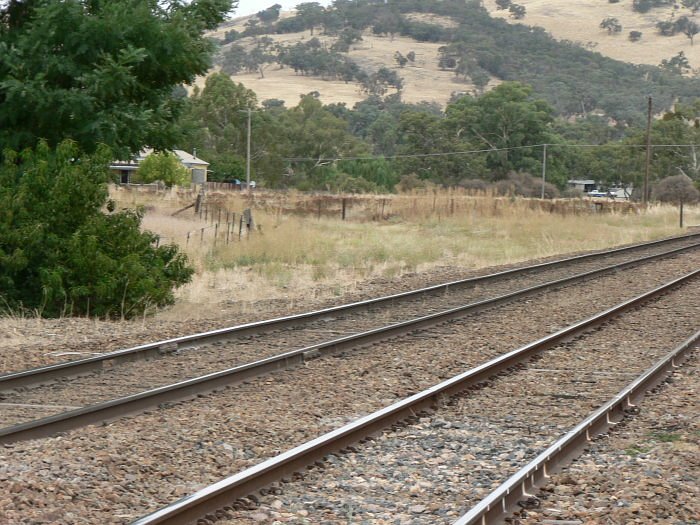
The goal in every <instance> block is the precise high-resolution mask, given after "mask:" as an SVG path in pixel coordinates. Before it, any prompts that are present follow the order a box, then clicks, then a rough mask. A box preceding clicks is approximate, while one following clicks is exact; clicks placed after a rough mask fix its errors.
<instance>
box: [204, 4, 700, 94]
mask: <svg viewBox="0 0 700 525" xmlns="http://www.w3.org/2000/svg"><path fill="white" fill-rule="evenodd" d="M518 3H520V4H522V5H524V6H525V7H526V8H527V15H526V17H525V18H524V19H523V20H521V21H515V20H512V19H510V18H508V12H507V11H499V10H496V3H495V0H485V2H484V6H485V7H486V8H487V9H488V10H489V11H490V12H491V14H492V16H494V17H501V18H505V19H506V20H508V21H510V22H513V23H523V24H527V25H532V26H539V27H543V28H544V29H545V30H547V31H548V32H549V33H550V34H551V35H552V36H553V37H554V38H556V39H559V40H570V41H572V42H576V43H578V44H580V45H582V46H584V47H587V48H588V49H592V50H593V51H597V52H599V53H601V54H603V55H606V56H609V57H612V58H615V59H618V60H622V61H625V62H631V63H635V64H652V65H658V64H659V63H660V62H661V60H663V59H668V58H671V57H672V56H674V55H676V54H677V53H678V52H679V51H684V52H685V54H686V56H687V57H688V60H689V61H690V63H691V65H692V66H693V67H695V68H700V46H691V45H690V41H689V40H688V39H687V38H686V37H685V36H684V35H682V34H678V35H676V36H674V37H663V36H659V35H658V33H657V32H656V29H655V24H656V22H657V21H658V20H666V19H668V18H670V16H671V14H672V13H673V9H672V8H670V7H669V8H665V9H653V10H651V11H650V12H649V13H646V14H640V13H637V12H635V11H633V10H632V7H631V2H619V3H616V4H611V3H609V2H606V1H605V0H598V1H595V2H594V1H588V2H570V1H567V0H518ZM684 14H689V12H688V11H687V10H686V9H684V8H681V9H680V10H678V12H676V15H675V16H676V17H679V16H683V15H684ZM291 15H292V13H283V16H284V17H287V16H291ZM608 16H612V17H616V18H618V19H619V20H620V22H621V23H622V26H623V31H622V32H621V33H620V34H618V35H613V36H610V35H608V34H607V32H606V31H604V30H602V29H600V27H599V26H598V25H599V24H600V21H601V20H602V19H603V18H606V17H608ZM407 17H408V18H410V19H415V20H421V21H425V22H429V23H435V24H440V25H444V26H446V27H453V26H454V25H455V21H454V20H452V19H451V18H449V17H440V16H435V15H427V14H424V13H415V14H408V15H407ZM248 18H249V17H242V18H240V19H237V20H235V21H233V22H232V23H231V25H227V26H226V27H225V28H223V29H221V30H219V31H217V32H216V33H214V35H215V36H217V37H219V38H223V35H224V33H225V31H226V30H229V29H231V28H235V29H238V30H242V29H243V28H244V24H245V22H246V21H247V20H248ZM635 30H636V31H641V32H642V33H643V37H642V39H641V40H640V41H638V42H630V41H629V39H628V38H627V36H628V35H629V32H630V31H635ZM269 36H270V37H271V38H273V39H274V40H275V41H278V42H284V43H286V44H288V45H291V44H294V43H295V42H302V41H304V40H308V39H309V38H310V37H311V34H310V32H309V31H306V32H302V33H293V34H287V35H269ZM315 36H317V37H318V38H319V39H320V40H322V41H325V42H327V43H328V45H330V44H331V43H332V41H333V39H332V38H329V37H325V36H323V35H318V34H316V35H315ZM363 38H364V41H363V42H360V43H358V44H356V45H355V47H354V48H353V49H351V51H350V53H349V55H350V57H351V58H352V59H353V60H355V61H356V62H357V63H358V64H359V65H360V66H361V67H363V68H367V69H369V70H375V69H378V68H379V67H382V66H385V67H390V68H393V69H397V71H398V73H399V75H400V76H402V77H403V78H404V81H405V88H404V91H403V93H402V96H403V99H404V100H405V101H406V102H420V101H423V100H429V101H435V102H438V103H439V104H443V105H444V104H446V103H447V101H448V100H449V99H450V96H451V95H452V93H454V92H472V91H473V89H474V86H473V85H472V84H471V83H468V82H462V81H458V80H457V79H456V77H455V75H454V74H453V73H451V72H449V71H440V70H439V69H438V67H437V62H438V60H437V59H438V52H437V50H438V48H439V47H440V46H442V45H444V44H442V43H421V42H416V41H414V40H412V39H410V38H404V37H396V38H394V39H391V38H389V37H378V36H376V35H372V34H371V33H370V32H365V34H364V36H363ZM248 40H249V39H248ZM248 40H247V39H244V40H242V41H240V42H239V43H242V44H244V45H245V44H246V42H247V41H248ZM248 43H250V42H248ZM396 51H400V52H401V53H402V54H403V55H406V54H407V53H408V52H409V51H414V52H415V53H416V57H417V60H416V63H415V64H414V65H408V66H406V67H404V68H401V69H399V68H398V66H397V65H396V62H395V61H394V58H393V56H394V53H395V52H396ZM232 78H233V79H234V80H235V81H236V82H240V83H242V84H243V85H245V86H246V87H247V88H249V89H252V90H253V91H255V92H256V93H257V95H258V98H259V100H265V99H270V98H277V99H281V100H284V101H285V102H286V104H287V106H294V105H296V104H297V102H298V101H299V95H302V94H306V93H309V92H312V91H318V92H319V93H320V94H321V100H322V101H323V102H324V103H326V104H330V103H334V102H345V103H346V104H348V105H349V106H351V107H352V105H354V104H355V103H356V102H359V101H360V100H363V99H364V98H366V95H365V94H364V93H362V92H361V91H360V90H359V87H358V85H357V84H355V83H349V84H346V83H345V82H342V81H335V80H324V79H321V78H317V77H303V76H300V75H295V74H294V72H293V71H292V70H290V69H287V68H285V69H278V68H277V66H272V67H270V68H269V69H268V70H267V71H266V72H265V78H259V75H258V74H257V73H252V74H239V75H235V76H233V77H232ZM197 83H198V85H200V86H202V85H203V84H204V79H203V78H200V79H198V81H197ZM498 83H499V81H498V80H497V79H492V80H491V82H490V83H489V86H488V87H487V89H489V88H493V87H494V86H496V85H498Z"/></svg>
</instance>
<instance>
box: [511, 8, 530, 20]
mask: <svg viewBox="0 0 700 525" xmlns="http://www.w3.org/2000/svg"><path fill="white" fill-rule="evenodd" d="M508 11H510V16H512V17H513V18H515V19H516V20H522V19H523V18H525V13H526V12H527V9H525V6H524V5H520V4H510V7H509V8H508Z"/></svg>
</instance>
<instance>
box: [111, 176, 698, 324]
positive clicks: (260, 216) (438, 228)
mask: <svg viewBox="0 0 700 525" xmlns="http://www.w3.org/2000/svg"><path fill="white" fill-rule="evenodd" d="M112 196H113V198H115V199H116V200H117V201H118V203H119V204H120V205H128V206H133V205H144V206H146V214H145V218H144V227H145V228H148V229H150V230H152V231H154V232H156V233H159V234H161V235H162V236H163V238H164V241H165V242H175V243H177V244H178V245H180V246H181V247H182V248H183V249H184V250H185V251H186V252H187V254H188V255H189V257H190V258H191V260H192V261H193V262H194V264H195V267H196V269H197V273H196V277H195V279H194V280H193V282H192V283H191V284H190V285H188V286H186V287H185V288H183V289H182V290H181V291H180V292H179V299H180V301H179V303H178V305H177V306H176V307H175V308H173V309H172V310H170V311H168V312H163V313H161V314H160V315H162V316H165V317H181V316H188V317H192V316H196V315H207V314H208V313H211V309H212V308H218V307H219V306H220V305H221V303H222V302H225V301H229V302H233V303H236V304H237V305H238V306H240V307H242V308H243V309H245V308H246V305H247V307H249V308H251V309H252V308H256V309H261V308H262V309H263V310H262V311H263V312H264V301H265V300H267V301H276V302H277V304H279V301H284V302H285V303H287V304H289V305H290V306H291V305H294V304H296V302H299V301H304V300H305V299H308V298H309V297H318V296H323V297H332V296H337V295H341V294H342V293H344V292H345V291H347V290H352V289H354V288H355V287H357V286H358V285H359V284H360V283H361V282H362V281H363V280H365V279H368V278H371V277H375V276H389V277H393V276H400V275H401V274H403V273H405V272H415V271H422V270H427V269H430V268H432V267H436V266H445V265H449V266H453V267H461V268H465V269H476V268H482V267H487V266H494V265H501V264H508V263H515V262H520V261H524V260H528V259H533V258H542V257H548V256H552V255H557V254H564V253H571V252H580V251H585V250H595V249H602V248H606V247H610V246H614V245H619V244H626V243H633V242H642V241H645V240H651V239H655V238H659V237H664V236H668V235H674V234H678V233H680V229H679V227H678V211H677V210H676V209H675V208H673V207H670V206H661V205H654V206H650V207H649V208H648V209H647V210H645V211H641V210H638V209H636V208H634V207H633V206H629V205H628V204H626V203H624V204H617V205H610V204H606V207H605V209H604V211H602V212H601V210H600V209H599V207H596V205H595V204H594V203H592V202H590V201H583V200H574V201H564V200H562V201H556V202H554V203H552V202H551V201H537V200H535V201H533V200H527V199H508V198H500V197H494V196H492V195H469V194H467V193H465V192H454V191H438V192H432V191H431V192H428V193H422V194H421V193H415V194H409V195H391V196H389V195H387V196H362V197H357V196H355V197H351V196H347V197H345V201H346V202H345V207H346V219H347V220H345V221H343V220H341V213H342V200H343V198H342V197H330V196H313V195H305V194H299V193H294V192H290V193H273V192H268V193H257V194H255V195H253V196H252V197H248V196H247V195H245V194H241V193H235V192H231V193H223V192H221V193H210V194H209V195H208V196H207V199H206V202H207V208H206V209H207V216H208V218H207V221H205V220H204V214H202V216H201V217H200V216H199V214H195V213H194V212H193V211H192V210H187V211H185V212H182V213H181V214H180V215H178V216H176V217H172V216H171V214H172V213H173V212H174V211H175V210H177V209H178V208H180V207H182V206H184V205H185V204H186V203H188V202H191V201H193V200H194V195H192V194H189V193H186V192H184V193H182V192H181V193H177V192H173V191H171V192H164V193H161V194H158V195H155V194H140V193H134V192H126V191H124V190H119V191H115V192H113V195H112ZM246 207H251V208H252V210H253V215H254V219H255V222H256V224H257V225H258V227H259V228H260V229H259V230H258V229H257V228H256V229H254V230H253V231H252V232H251V233H250V234H248V233H247V230H246V229H245V228H244V229H243V232H242V236H241V238H240V240H239V237H238V233H239V225H240V223H239V222H238V221H239V219H238V218H239V217H240V213H241V211H242V210H243V209H244V208H246ZM218 209H221V210H222V216H223V217H226V214H227V212H228V213H229V214H230V213H235V214H236V224H235V233H234V235H233V236H230V238H229V242H228V243H226V238H225V233H224V232H225V231H226V230H225V228H226V226H225V225H223V224H222V225H221V226H220V227H219V230H218V232H219V235H218V237H217V238H216V243H215V241H214V231H215V229H214V228H213V226H212V222H211V214H212V213H214V215H215V217H218ZM229 217H230V215H229ZM686 224H700V208H698V207H694V208H691V209H689V210H688V211H687V215H686ZM202 228H205V230H204V233H203V234H202ZM188 232H189V233H190V238H189V241H188V240H187V233H188ZM261 300H262V303H261ZM261 304H262V305H263V306H261Z"/></svg>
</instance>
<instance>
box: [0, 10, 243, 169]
mask: <svg viewBox="0 0 700 525" xmlns="http://www.w3.org/2000/svg"><path fill="white" fill-rule="evenodd" d="M230 7H231V1H230V0H196V1H193V2H190V3H187V4H185V3H182V2H179V1H174V0H173V1H167V2H157V1H155V0H149V1H135V0H111V1H109V2H100V1H94V0H64V1H57V0H22V1H20V0H11V1H10V2H9V4H7V6H6V7H5V8H4V9H3V8H2V4H0V20H3V21H4V22H0V151H2V150H3V149H5V148H12V149H15V150H21V149H23V148H25V147H33V146H35V145H36V144H37V142H38V141H39V140H40V139H44V140H46V141H48V143H49V145H50V146H56V145H57V144H58V143H59V142H61V141H62V140H64V139H66V138H70V139H72V140H75V141H76V142H77V143H78V144H80V147H81V148H82V149H83V150H84V151H87V152H93V151H95V149H96V148H97V145H98V144H100V143H103V144H108V145H109V146H110V147H111V148H112V149H113V150H114V153H115V155H117V156H118V157H120V158H126V156H127V155H128V154H130V153H135V152H137V151H138V150H139V149H141V147H143V146H144V145H145V144H147V145H150V146H152V147H156V148H165V147H168V146H169V145H171V144H172V143H173V142H174V140H175V138H176V135H175V131H176V128H175V127H174V126H173V125H172V124H173V122H174V121H175V120H176V117H177V115H178V113H179V110H180V108H179V103H178V101H177V100H174V99H173V98H172V97H171V93H172V89H173V87H174V86H176V85H178V84H181V83H188V82H191V81H192V80H193V79H194V77H195V76H196V75H200V74H203V73H205V72H206V71H207V70H208V69H209V67H210V65H211V62H210V52H211V51H212V44H211V43H210V42H209V41H208V40H206V39H204V38H202V36H201V35H202V32H203V31H204V30H206V29H212V28H214V27H215V26H216V25H217V24H219V23H220V22H221V21H222V20H223V17H224V15H225V14H226V12H228V11H229V9H230Z"/></svg>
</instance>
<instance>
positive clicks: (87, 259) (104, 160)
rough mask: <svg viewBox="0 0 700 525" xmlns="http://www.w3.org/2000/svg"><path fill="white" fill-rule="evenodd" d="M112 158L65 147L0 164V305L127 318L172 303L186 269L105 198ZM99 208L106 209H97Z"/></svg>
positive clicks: (173, 251) (7, 157) (8, 155)
mask: <svg viewBox="0 0 700 525" xmlns="http://www.w3.org/2000/svg"><path fill="white" fill-rule="evenodd" d="M110 160H111V153H110V151H109V150H108V148H106V147H99V148H98V150H97V152H96V153H95V154H94V155H92V156H86V155H81V154H80V151H79V148H78V147H77V145H76V144H74V143H72V142H68V141H66V142H63V143H61V144H60V145H59V146H58V147H57V148H56V149H55V150H52V149H51V148H49V147H48V146H47V145H46V143H40V144H39V145H38V146H37V148H36V149H34V150H25V151H23V152H22V153H21V154H18V153H16V152H12V151H9V150H7V151H5V152H4V162H3V164H2V165H0V304H1V305H2V306H3V307H5V308H9V309H12V310H15V311H17V310H33V311H36V312H37V313H39V314H40V315H43V316H49V317H52V316H59V315H64V314H72V315H92V316H100V317H110V318H118V317H133V316H136V315H139V314H142V313H144V312H145V311H147V310H148V309H149V308H152V307H159V306H165V305H168V304H171V303H172V302H173V299H174V298H173V288H174V287H177V286H180V285H182V284H184V283H186V282H188V281H189V279H190V278H191V275H192V273H193V270H192V269H191V268H190V267H189V266H188V264H187V258H186V257H185V256H184V255H183V254H181V253H180V252H179V251H178V248H177V247H175V246H172V245H167V246H160V247H156V246H155V244H156V241H157V237H156V236H155V235H154V234H153V233H151V232H142V231H141V230H140V225H141V215H140V214H139V213H138V212H135V211H122V212H117V213H113V212H111V210H112V209H113V204H112V203H111V202H108V200H107V197H108V195H107V187H106V181H107V178H108V173H107V166H108V164H109V161H110ZM105 206H106V207H107V209H108V210H110V212H109V213H105V212H103V211H102V210H103V208H104V207H105Z"/></svg>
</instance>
